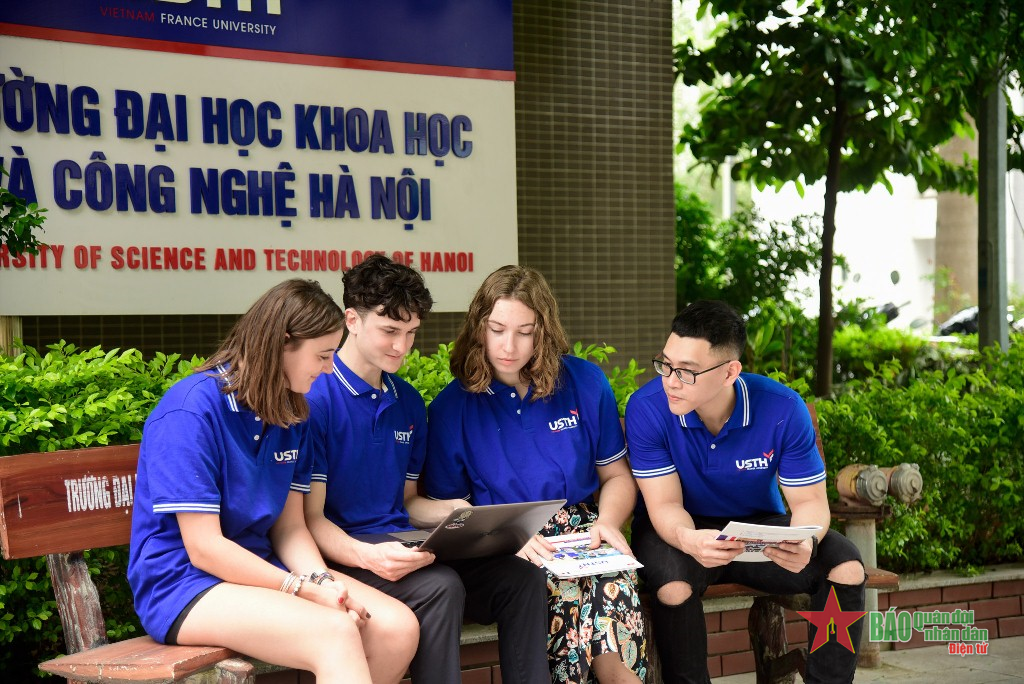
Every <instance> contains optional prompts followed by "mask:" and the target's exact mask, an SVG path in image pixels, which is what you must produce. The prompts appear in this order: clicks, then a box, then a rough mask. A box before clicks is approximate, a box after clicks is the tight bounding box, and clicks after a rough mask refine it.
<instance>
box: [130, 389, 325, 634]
mask: <svg viewBox="0 0 1024 684" xmlns="http://www.w3.org/2000/svg"><path fill="white" fill-rule="evenodd" d="M221 386H222V383H221V380H220V379H219V378H218V377H215V376H213V375H209V374H206V373H197V374H195V375H192V376H190V377H188V378H185V379H183V380H181V381H179V382H177V383H175V384H174V385H173V386H172V387H171V388H170V389H169V390H168V391H167V393H166V394H165V395H164V396H163V398H162V399H161V400H160V403H159V404H157V407H156V408H155V409H154V410H153V412H152V413H151V414H150V416H149V418H148V419H147V420H146V424H145V426H144V428H143V431H142V445H141V447H140V449H139V468H138V477H137V482H136V485H135V502H134V509H133V513H132V537H131V547H130V549H129V556H128V581H129V583H130V584H131V587H132V592H133V594H134V596H135V611H136V612H137V613H138V614H139V619H140V620H141V621H142V626H143V627H144V628H145V629H146V632H147V633H149V635H150V636H152V637H153V638H154V639H156V640H157V641H160V642H162V641H163V640H164V638H165V637H166V635H167V630H168V629H169V628H170V626H171V623H173V622H174V620H175V618H177V617H178V614H179V613H180V612H181V611H182V609H184V608H185V606H186V605H187V604H188V603H189V601H191V600H192V599H193V598H194V597H195V596H196V595H197V594H199V593H200V592H201V591H203V590H204V589H207V588H208V587H211V586H213V585H214V584H218V583H219V582H221V579H220V578H218V577H215V576H213V575H210V574H208V573H206V572H203V571H202V570H199V569H198V568H196V567H195V566H194V565H192V563H191V562H190V561H189V557H188V553H187V552H186V550H185V546H184V543H183V542H182V539H181V530H180V528H179V527H178V519H177V516H176V515H175V514H176V513H210V514H212V515H216V516H218V517H219V518H220V525H221V530H222V531H223V533H224V536H225V537H226V538H228V539H230V540H232V541H234V542H236V543H237V544H239V545H240V546H242V547H243V548H245V549H248V550H249V551H251V552H252V553H254V554H255V555H257V556H259V557H260V558H263V559H264V560H267V561H269V562H271V563H274V564H275V565H277V566H279V567H282V568H283V567H284V566H283V565H282V564H281V562H280V561H279V560H278V559H277V557H276V556H275V555H274V552H273V549H272V548H271V544H270V539H269V537H268V532H269V530H270V527H271V526H272V525H273V524H274V523H275V522H276V521H277V519H278V517H279V516H280V514H281V511H282V510H283V508H284V503H285V499H287V498H288V492H289V491H298V492H303V493H307V492H309V473H310V470H311V467H312V459H311V458H310V457H309V456H308V454H307V450H306V449H305V428H304V426H292V427H291V428H281V427H276V426H273V425H265V424H264V423H263V422H261V421H260V418H259V417H258V416H257V415H256V414H255V413H253V412H252V411H250V410H248V409H247V408H245V407H244V406H240V405H239V404H238V402H237V401H236V400H235V396H234V395H233V394H224V393H223V392H222V391H221Z"/></svg>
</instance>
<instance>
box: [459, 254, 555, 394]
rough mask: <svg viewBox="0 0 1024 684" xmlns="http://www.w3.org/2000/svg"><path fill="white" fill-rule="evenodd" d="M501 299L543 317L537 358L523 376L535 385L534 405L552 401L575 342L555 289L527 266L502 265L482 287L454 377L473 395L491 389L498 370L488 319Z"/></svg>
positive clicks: (462, 337)
mask: <svg viewBox="0 0 1024 684" xmlns="http://www.w3.org/2000/svg"><path fill="white" fill-rule="evenodd" d="M499 299H514V300H516V301H518V302H521V303H523V304H525V305H526V306H528V307H529V308H530V309H531V310H532V311H533V312H534V313H535V314H537V324H536V326H535V327H534V332H533V336H534V337H533V345H534V346H533V356H532V357H531V358H530V361H529V363H527V364H526V365H525V366H524V367H523V370H522V371H521V377H522V379H523V381H524V382H528V383H530V384H531V385H533V400H537V399H542V398H544V397H547V396H551V395H552V394H553V393H554V392H555V390H556V389H557V388H558V377H559V374H560V373H561V371H562V355H563V354H567V353H568V352H569V342H568V340H567V338H566V336H565V330H564V329H563V328H562V323H561V321H560V320H559V318H558V302H557V301H556V300H555V295H554V294H553V293H552V292H551V287H550V286H549V285H548V282H547V281H546V280H545V279H544V276H543V275H541V273H540V271H537V270H536V269H533V268H529V267H527V266H502V267H501V268H499V269H498V270H497V271H495V272H494V273H492V274H490V275H489V276H487V278H486V279H485V280H484V282H483V284H482V285H480V289H478V290H477V291H476V295H474V297H473V301H472V302H470V305H469V310H468V311H467V312H466V319H465V320H464V321H463V323H462V329H461V330H459V335H458V337H457V338H456V339H455V344H454V348H453V349H452V352H451V359H450V363H451V370H452V374H453V375H454V376H455V377H456V378H457V379H458V380H459V382H461V383H462V385H463V387H465V388H466V389H467V390H468V391H470V392H484V391H486V390H487V388H488V387H489V386H490V384H491V381H492V379H493V378H494V369H493V368H492V367H491V364H490V363H489V362H488V361H487V350H486V346H485V343H484V340H485V335H486V332H487V319H488V318H489V317H490V315H491V312H492V311H493V310H494V305H495V303H496V302H497V301H498V300H499Z"/></svg>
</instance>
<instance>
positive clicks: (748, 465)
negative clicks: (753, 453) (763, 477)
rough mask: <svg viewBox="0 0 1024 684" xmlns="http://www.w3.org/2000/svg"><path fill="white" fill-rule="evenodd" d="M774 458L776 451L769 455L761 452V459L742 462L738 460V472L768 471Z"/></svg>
mask: <svg viewBox="0 0 1024 684" xmlns="http://www.w3.org/2000/svg"><path fill="white" fill-rule="evenodd" d="M774 457H775V449H772V450H770V451H768V452H767V453H765V452H761V457H760V458H747V459H743V460H742V461H741V460H739V459H737V460H736V470H768V466H770V465H771V463H772V459H773V458H774Z"/></svg>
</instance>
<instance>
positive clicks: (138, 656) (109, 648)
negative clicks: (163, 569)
mask: <svg viewBox="0 0 1024 684" xmlns="http://www.w3.org/2000/svg"><path fill="white" fill-rule="evenodd" d="M235 655H236V653H235V652H234V651H231V650H230V649H227V648H219V647H213V646H164V645H163V644H158V643H157V642H155V641H153V639H152V638H151V637H148V636H143V637H136V638H134V639H127V640H125V641H118V642H116V643H113V644H108V645H106V646H99V647H97V648H90V649H89V650H87V651H82V652H81V653H74V654H72V655H67V656H61V657H60V658H54V659H53V660H47V661H46V662H44V663H42V664H40V665H39V669H41V670H43V671H44V672H50V673H52V674H55V675H60V676H62V677H67V678H70V679H82V680H86V681H90V682H106V683H110V684H114V683H119V682H171V681H178V680H181V679H184V678H185V677H187V676H188V675H190V674H192V673H193V672H197V671H199V670H202V669H204V668H209V667H213V666H214V665H216V664H217V663H219V662H220V661H222V660H225V659H227V658H232V657H234V656H235Z"/></svg>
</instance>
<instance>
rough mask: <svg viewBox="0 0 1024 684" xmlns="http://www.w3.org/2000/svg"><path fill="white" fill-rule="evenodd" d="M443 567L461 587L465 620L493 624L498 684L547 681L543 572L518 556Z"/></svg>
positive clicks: (536, 683)
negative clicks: (455, 576)
mask: <svg viewBox="0 0 1024 684" xmlns="http://www.w3.org/2000/svg"><path fill="white" fill-rule="evenodd" d="M447 564H448V565H449V566H451V567H452V568H453V569H454V570H455V571H456V572H457V573H458V574H459V577H460V578H461V579H462V583H463V585H464V586H465V588H466V619H467V620H469V621H472V622H477V623H480V624H484V625H486V624H490V623H492V622H496V623H498V657H499V659H500V661H501V681H502V682H504V683H505V684H540V683H541V682H550V681H551V672H550V670H549V669H548V653H547V639H548V626H547V615H548V587H547V573H546V572H545V571H544V570H543V569H541V568H538V567H537V566H535V565H534V564H533V563H530V562H529V561H525V560H523V559H522V558H519V557H518V556H494V557H492V558H477V559H472V560H459V561H449V562H448V563H447Z"/></svg>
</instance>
